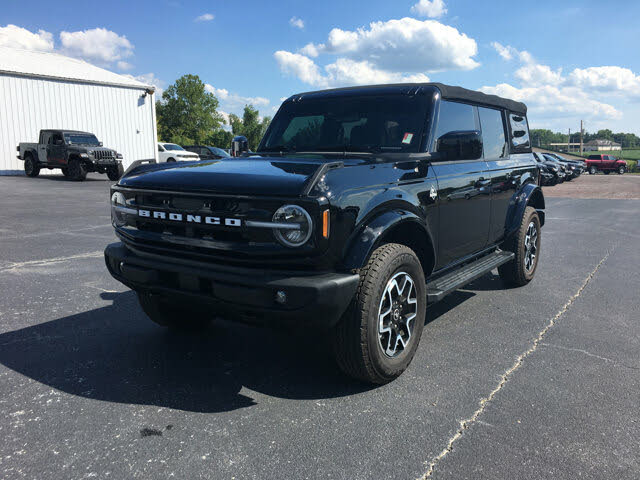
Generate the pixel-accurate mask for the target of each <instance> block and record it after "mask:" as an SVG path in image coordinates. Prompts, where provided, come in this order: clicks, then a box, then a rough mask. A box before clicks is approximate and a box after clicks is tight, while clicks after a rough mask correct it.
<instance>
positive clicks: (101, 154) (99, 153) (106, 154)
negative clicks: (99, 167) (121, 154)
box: [93, 150, 115, 160]
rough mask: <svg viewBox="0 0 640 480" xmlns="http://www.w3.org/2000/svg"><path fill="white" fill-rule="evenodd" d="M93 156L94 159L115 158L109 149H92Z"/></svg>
mask: <svg viewBox="0 0 640 480" xmlns="http://www.w3.org/2000/svg"><path fill="white" fill-rule="evenodd" d="M93 157H94V158H95V159H96V160H111V159H113V158H115V157H114V156H113V152H112V151H110V150H94V151H93Z"/></svg>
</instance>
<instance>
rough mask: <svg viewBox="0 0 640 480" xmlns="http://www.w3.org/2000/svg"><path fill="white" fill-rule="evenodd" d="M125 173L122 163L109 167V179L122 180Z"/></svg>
mask: <svg viewBox="0 0 640 480" xmlns="http://www.w3.org/2000/svg"><path fill="white" fill-rule="evenodd" d="M123 173H124V168H123V167H122V164H121V163H119V164H118V165H114V166H112V167H107V177H108V178H109V180H112V181H114V182H115V181H117V180H120V177H122V174H123Z"/></svg>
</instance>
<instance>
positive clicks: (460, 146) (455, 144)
mask: <svg viewBox="0 0 640 480" xmlns="http://www.w3.org/2000/svg"><path fill="white" fill-rule="evenodd" d="M436 149H437V151H438V152H440V153H442V154H443V156H444V158H443V160H477V159H478V158H480V157H482V135H481V134H480V132H479V131H478V130H457V131H453V132H449V133H445V134H444V135H442V136H441V137H440V138H438V141H437V144H436Z"/></svg>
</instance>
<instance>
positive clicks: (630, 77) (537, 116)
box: [481, 42, 640, 129]
mask: <svg viewBox="0 0 640 480" xmlns="http://www.w3.org/2000/svg"><path fill="white" fill-rule="evenodd" d="M492 46H493V48H495V50H496V51H497V52H498V54H499V55H500V56H501V57H502V58H503V59H505V60H513V59H517V60H518V61H519V62H520V63H521V64H522V65H521V66H520V68H518V69H517V70H516V71H515V72H514V78H515V79H516V80H517V81H518V82H519V84H520V86H514V85H511V84H509V83H501V84H499V85H496V86H485V87H482V88H481V90H482V91H483V92H485V93H491V94H495V95H499V96H502V97H506V98H512V99H514V100H519V101H522V102H525V103H526V104H527V106H528V107H529V115H528V117H529V121H530V122H531V123H532V124H533V125H534V126H538V127H545V128H549V127H552V128H562V129H564V128H566V125H567V124H569V125H571V124H578V123H579V121H580V120H581V119H585V120H588V121H590V122H591V124H592V125H596V124H603V122H611V121H614V120H616V119H621V118H622V112H621V110H620V109H618V108H616V107H615V106H613V105H611V104H610V103H607V102H605V101H603V99H602V98H601V97H602V96H603V95H602V94H606V93H609V94H611V93H614V94H615V93H620V92H624V93H626V94H633V93H634V92H639V91H640V77H638V76H636V75H635V74H634V73H633V72H632V71H631V70H629V69H626V68H621V67H589V68H586V69H579V68H577V69H575V70H573V72H571V74H569V75H568V76H563V74H562V69H561V68H558V69H557V70H553V69H552V68H551V67H550V66H549V65H542V64H540V63H538V62H537V61H536V60H535V59H534V58H533V56H532V55H531V54H530V53H529V52H527V51H520V50H517V49H516V48H514V47H512V46H509V45H507V46H503V45H501V44H500V43H498V42H493V43H492ZM595 91H598V93H599V94H600V95H597V96H596V95H594V92H595Z"/></svg>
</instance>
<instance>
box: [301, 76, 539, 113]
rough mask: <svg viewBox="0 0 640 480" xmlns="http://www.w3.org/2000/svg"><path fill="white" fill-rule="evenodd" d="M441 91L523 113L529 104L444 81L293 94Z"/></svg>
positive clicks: (451, 96)
mask: <svg viewBox="0 0 640 480" xmlns="http://www.w3.org/2000/svg"><path fill="white" fill-rule="evenodd" d="M433 89H437V90H439V91H440V94H441V95H442V98H444V99H447V100H458V101H461V102H470V103H476V104H480V105H486V106H488V107H499V108H505V109H507V110H510V111H512V112H514V113H519V114H521V115H526V114H527V106H526V105H525V104H524V103H522V102H516V101H515V100H510V99H508V98H503V97H498V96H497V95H487V94H486V93H482V92H478V91H476V90H469V89H466V88H462V87H456V86H452V85H445V84H443V83H398V84H390V85H367V86H360V87H346V88H333V89H329V90H320V91H315V92H305V93H299V94H297V95H293V97H301V96H305V97H308V96H312V97H323V96H333V95H348V94H353V93H356V92H361V93H381V94H382V93H399V94H414V95H415V94H416V93H419V92H420V91H421V90H433Z"/></svg>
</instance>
